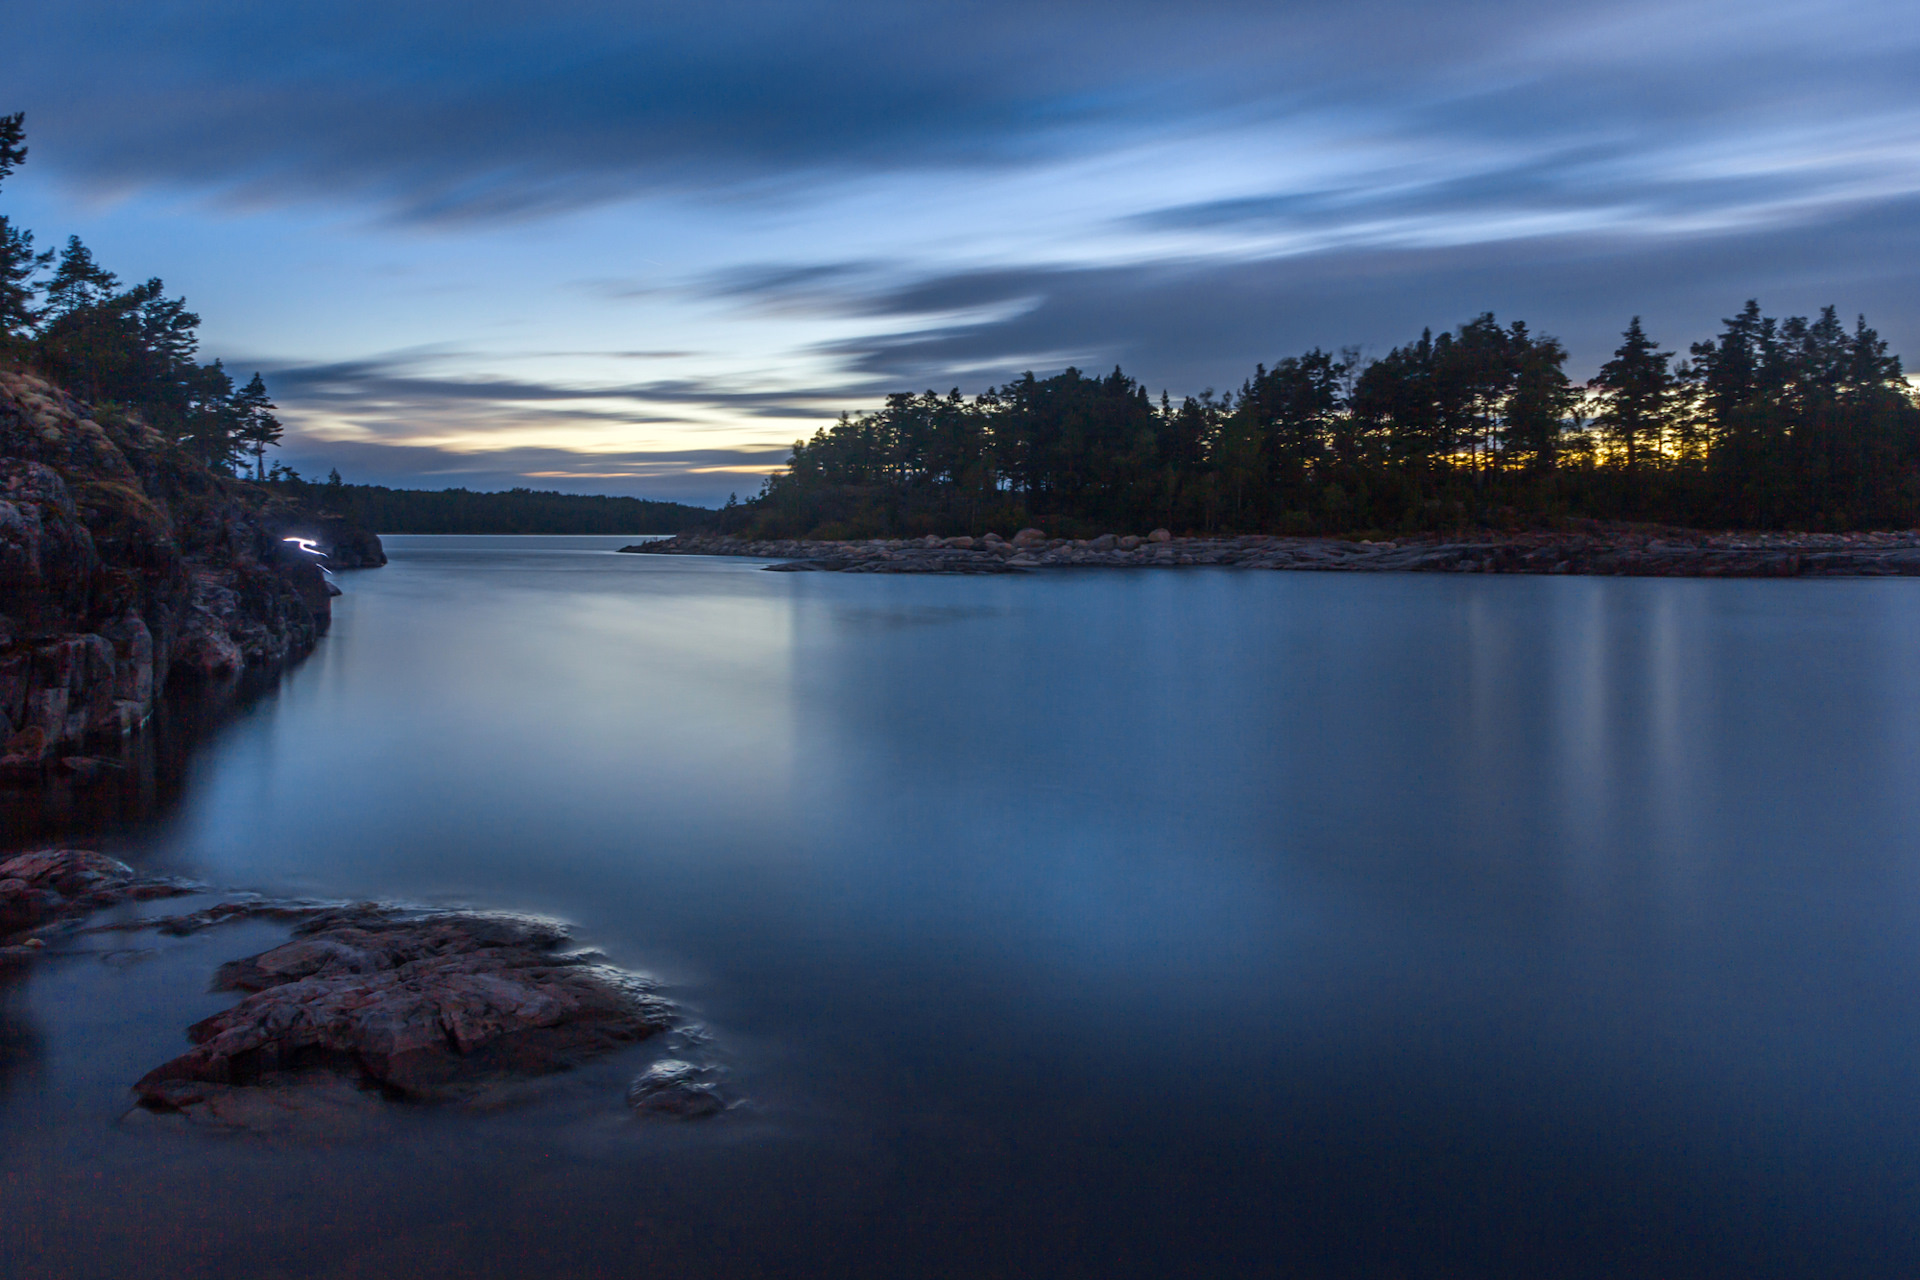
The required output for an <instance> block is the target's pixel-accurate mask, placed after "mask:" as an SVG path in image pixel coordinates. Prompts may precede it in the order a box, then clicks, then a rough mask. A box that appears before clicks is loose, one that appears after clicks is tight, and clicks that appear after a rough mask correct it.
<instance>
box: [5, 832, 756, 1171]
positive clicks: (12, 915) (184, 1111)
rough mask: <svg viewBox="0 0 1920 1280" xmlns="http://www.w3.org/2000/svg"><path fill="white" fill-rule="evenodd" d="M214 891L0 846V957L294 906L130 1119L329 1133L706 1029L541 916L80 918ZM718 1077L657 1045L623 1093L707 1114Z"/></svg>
mask: <svg viewBox="0 0 1920 1280" xmlns="http://www.w3.org/2000/svg"><path fill="white" fill-rule="evenodd" d="M210 892H211V891H210V889H209V888H208V886H206V885H202V884H196V883H194V882H191V881H186V880H181V879H177V878H173V877H144V876H140V875H137V874H136V873H135V872H134V871H133V869H132V868H131V867H129V866H127V865H126V864H125V863H123V862H120V861H118V860H117V859H114V858H109V857H106V856H104V855H102V854H99V853H95V852H93V851H91V850H84V849H39V850H34V851H32V852H29V853H23V854H18V855H15V856H13V857H11V858H7V859H5V860H4V861H0V971H4V970H5V969H8V968H18V967H20V966H23V965H27V964H30V963H34V962H39V961H45V960H50V959H53V958H56V957H61V956H69V955H74V954H88V953H89V952H88V951H87V949H86V947H85V946H84V945H83V944H84V943H85V941H86V940H87V939H88V938H89V937H90V936H92V935H98V934H105V933H125V932H131V931H146V930H152V931H155V932H159V933H163V934H171V935H175V936H178V935H184V934H191V933H198V932H200V931H202V930H205V929H210V928H214V927H217V926H219V925H223V924H229V923H232V922H236V921H242V920H260V919H266V920H276V921H283V922H292V923H293V925H294V928H293V938H292V939H291V940H290V941H288V942H286V943H284V944H282V945H280V946H277V947H273V948H270V949H269V950H267V951H264V952H261V953H259V954H257V955H252V956H247V957H245V958H242V959H238V960H234V961H230V962H228V963H226V964H223V965H221V966H220V967H219V969H218V970H217V972H216V973H215V974H214V977H213V983H212V989H213V990H215V991H233V992H238V993H241V996H242V998H241V999H240V1000H239V1002H238V1003H237V1004H235V1005H234V1006H233V1007H232V1008H230V1009H228V1010H226V1011H224V1012H222V1013H218V1014H215V1015H214V1016H212V1017H210V1018H205V1019H202V1020H201V1021H200V1022H197V1023H195V1024H194V1025H193V1026H191V1027H189V1028H188V1029H187V1038H188V1040H189V1041H190V1042H191V1043H192V1045H193V1047H192V1048H191V1049H189V1050H187V1051H186V1052H185V1053H182V1054H180V1055H179V1056H177V1057H175V1058H173V1059H171V1060H170V1061H168V1062H165V1063H162V1064H161V1065H159V1066H157V1067H155V1068H154V1069H153V1070H151V1071H149V1072H148V1073H147V1074H146V1075H145V1076H143V1077H142V1078H141V1079H140V1080H139V1081H137V1082H135V1083H134V1084H133V1085H132V1089H133V1095H134V1099H135V1103H136V1106H135V1110H134V1111H132V1112H129V1119H131V1120H135V1121H139V1122H141V1123H147V1124H152V1123H165V1122H167V1121H169V1120H171V1121H174V1122H177V1123H182V1124H187V1125H192V1126H194V1127H200V1128H208V1129H214V1130H226V1131H245V1132H255V1133H263V1132H276V1133H285V1132H292V1133H296V1134H298V1133H306V1134H310V1135H312V1136H326V1135H328V1134H331V1133H335V1132H338V1131H339V1129H340V1127H341V1126H342V1125H347V1124H351V1123H353V1122H354V1121H355V1120H357V1119H360V1118H364V1117H366V1116H369V1115H371V1114H374V1113H377V1112H378V1110H379V1109H380V1108H382V1107H384V1106H386V1105H389V1104H393V1103H416V1104H435V1103H437V1104H449V1103H450V1104H455V1105H459V1106H464V1107H470V1108H480V1109H487V1108H491V1107H493V1106H496V1105H500V1104H502V1103H504V1102H510V1101H513V1100H514V1099H515V1098H516V1097H517V1096H518V1094H519V1091H520V1090H521V1089H522V1088H524V1086H525V1085H526V1083H527V1082H529V1081H532V1080H535V1079H537V1078H539V1077H543V1076H548V1075H552V1074H555V1073H558V1072H563V1071H567V1070H569V1069H571V1068H573V1067H576V1066H579V1065H582V1064H584V1063H585V1062H587V1061H589V1060H591V1059H595V1058H599V1057H602V1056H604V1055H607V1054H610V1053H612V1052H614V1051H616V1050H619V1049H622V1048H625V1047H627V1046H629V1045H633V1044H637V1043H639V1042H641V1041H643V1040H648V1039H651V1038H653V1037H655V1036H662V1035H667V1036H669V1048H670V1049H671V1050H674V1051H677V1052H682V1053H688V1054H689V1056H693V1057H696V1058H698V1057H700V1056H701V1055H700V1050H701V1048H702V1047H703V1046H704V1045H705V1044H706V1042H707V1039H708V1037H707V1036H706V1034H705V1032H704V1030H703V1029H702V1028H699V1027H697V1026H692V1025H689V1024H687V1023H686V1022H685V1020H684V1019H683V1018H682V1016H681V1013H680V1010H679V1008H678V1007H677V1006H676V1005H674V1004H673V1003H672V1002H671V1001H669V1000H667V999H666V998H664V997H662V996H661V995H659V994H658V993H657V991H656V988H655V985H654V983H653V982H652V981H651V980H649V979H647V978H644V977H642V976H640V975H638V974H634V973H629V972H627V971H625V970H621V969H618V968H615V967H613V966H612V965H609V964H607V963H606V962H605V961H604V959H603V958H602V957H601V956H599V954H598V953H596V952H590V951H577V950H571V951H570V950H563V949H562V948H563V946H564V945H565V944H567V943H568V942H569V941H570V935H569V932H568V929H567V927H566V926H565V925H564V924H562V923H560V922H558V921H554V920H548V919H544V918H541V917H535V916H526V915H516V914H511V913H504V912H475V911H460V910H447V909H437V908H421V907H408V906H403V905H395V904H390V903H371V902H363V903H339V902H332V903H328V902H311V901H300V900H275V899H267V898H261V897H258V896H257V895H252V894H241V895H225V896H222V897H221V898H220V900H219V901H216V902H214V903H213V904H212V905H210V906H207V907H203V908H201V909H199V910H195V911H189V912H186V913H184V914H178V915H159V916H135V917H133V918H130V919H119V920H113V921H109V922H108V923H104V924H89V923H88V920H89V918H90V917H91V916H92V915H93V914H94V913H96V912H99V911H101V910H104V909H106V908H109V907H124V906H127V905H128V904H133V903H139V902H144V901H149V900H152V899H157V898H174V897H183V896H188V895H205V894H208V893H210ZM720 1075H721V1072H720V1070H719V1068H718V1067H717V1066H716V1065H714V1064H713V1063H711V1062H700V1061H694V1062H689V1061H685V1060H682V1059H681V1058H678V1057H675V1058H668V1059H665V1060H662V1061H658V1062H655V1063H653V1064H652V1065H651V1066H649V1067H648V1068H647V1069H646V1070H644V1071H642V1072H641V1073H640V1074H639V1075H638V1076H636V1077H635V1078H634V1080H633V1082H632V1084H631V1085H630V1086H629V1088H628V1092H627V1099H626V1101H627V1105H628V1106H629V1107H631V1108H632V1109H633V1111H634V1112H635V1113H636V1114H639V1115H642V1116H654V1117H666V1118H673V1119H697V1118H701V1117H705V1116H711V1115H717V1114H719V1113H721V1112H723V1111H726V1110H728V1109H729V1108H730V1107H731V1106H732V1105H734V1100H733V1099H731V1098H730V1097H729V1096H728V1095H727V1094H726V1093H725V1092H724V1091H723V1090H722V1087H721V1085H720V1083H719V1076H720Z"/></svg>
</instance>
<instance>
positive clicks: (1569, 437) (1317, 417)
mask: <svg viewBox="0 0 1920 1280" xmlns="http://www.w3.org/2000/svg"><path fill="white" fill-rule="evenodd" d="M1566 360H1567V353H1566V350H1565V349H1564V348H1563V347H1562V346H1561V344H1560V343H1559V342H1558V341H1557V340H1556V339H1554V338H1551V337H1547V336H1544V335H1538V334H1535V333H1533V332H1531V331H1530V330H1529V329H1528V327H1527V326H1526V325H1525V324H1522V323H1514V324H1508V325H1504V326H1503V325H1501V324H1500V323H1498V322H1497V321H1496V320H1495V319H1494V317H1493V315H1492V314H1486V315H1482V316H1480V317H1478V318H1477V319H1475V320H1473V321H1471V322H1469V323H1467V324H1464V325H1461V326H1460V327H1459V328H1457V329H1455V330H1454V331H1452V332H1450V333H1442V334H1440V335H1439V336H1438V337H1435V336H1434V335H1433V334H1432V332H1431V331H1428V332H1427V333H1423V334H1422V335H1421V336H1420V339H1419V340H1418V341H1417V342H1412V343H1409V344H1407V345H1405V346H1401V347H1396V348H1394V349H1393V350H1392V351H1390V352H1388V353H1387V354H1386V355H1385V356H1384V357H1381V358H1379V359H1376V360H1362V359H1361V358H1360V356H1359V354H1358V353H1357V351H1355V350H1352V349H1348V350H1345V351H1342V352H1339V353H1331V352H1327V351H1322V350H1319V349H1315V350H1312V351H1309V352H1307V353H1305V354H1304V355H1299V356H1290V357H1288V358H1286V359H1284V360H1281V361H1280V362H1279V363H1278V364H1276V365H1274V366H1273V367H1272V368H1267V367H1265V366H1264V365H1263V366H1260V367H1258V368H1257V369H1256V371H1255V373H1254V376H1253V377H1251V378H1249V379H1248V380H1247V381H1246V382H1245V383H1244V384H1243V385H1242V386H1241V387H1240V389H1239V390H1238V391H1237V392H1230V393H1227V394H1224V395H1216V394H1215V393H1213V392H1212V391H1208V392H1205V393H1203V394H1201V395H1198V396H1189V397H1187V398H1185V399H1184V400H1182V401H1181V402H1179V403H1178V404H1175V403H1173V402H1172V401H1171V399H1170V398H1169V397H1168V396H1167V395H1166V394H1165V393H1164V392H1163V393H1162V394H1161V396H1160V399H1159V400H1158V402H1155V401H1154V400H1152V399H1151V398H1149V396H1148V393H1147V390H1146V388H1144V387H1143V386H1141V385H1140V384H1139V383H1138V382H1136V381H1135V380H1134V379H1132V378H1130V377H1128V376H1127V375H1126V374H1124V373H1122V372H1121V371H1120V370H1119V369H1115V370H1114V371H1113V373H1111V374H1110V375H1108V376H1106V377H1104V378H1102V377H1087V376H1085V375H1083V374H1082V373H1080V371H1079V370H1077V369H1068V370H1067V371H1066V372H1064V373H1061V374H1058V375H1056V376H1054V377H1050V378H1036V377H1034V376H1033V375H1032V374H1031V373H1029V374H1027V375H1026V376H1024V377H1022V378H1020V379H1019V380H1017V381H1014V382H1010V383H1007V384H1006V385H1004V386H1001V387H996V388H993V389H992V390H989V391H987V392H985V393H983V394H981V395H977V396H974V397H972V398H967V397H964V396H962V395H961V394H960V392H959V391H958V390H955V391H952V392H950V393H948V394H946V395H939V394H936V393H934V392H932V391H928V392H926V393H924V394H921V395H907V394H901V395H894V396H890V397H888V399H887V402H886V406H885V407H884V408H882V409H880V410H878V411H877V412H873V413H867V414H861V415H859V416H845V415H843V416H842V418H841V419H840V421H839V422H838V423H836V424H834V425H833V426H830V427H827V428H824V429H822V430H821V431H819V432H817V433H815V435H814V436H813V438H812V439H811V440H806V441H801V442H798V443H796V444H795V445H794V449H793V456H792V458H791V459H790V461H789V462H788V465H787V467H786V469H785V470H784V471H781V472H778V473H776V474H775V475H773V476H771V477H769V478H768V479H767V481H766V482H765V484H764V485H763V486H762V489H761V491H760V494H759V496H758V497H756V498H755V499H754V500H753V501H751V502H749V503H746V504H744V505H742V506H739V507H730V508H728V509H727V510H726V511H725V512H723V513H721V517H720V519H721V522H722V524H723V527H725V528H727V529H728V530H729V531H733V532H740V533H748V534H753V535H757V536H789V537H790V536H814V537H863V536H874V535H881V534H887V535H915V534H921V533H934V532H937V533H955V532H963V531H964V532H971V533H980V532H983V531H985V530H986V529H989V528H992V529H998V530H1000V531H1002V532H1006V531H1008V530H1010V529H1013V528H1018V527H1020V526H1022V525H1029V524H1032V525H1037V526H1039V527H1041V528H1043V529H1045V530H1046V531H1047V532H1049V533H1052V534H1056V535H1084V534H1091V533H1095V532H1104V531H1109V530H1128V529H1132V530H1136V531H1137V530H1142V529H1146V528H1150V527H1152V526H1155V525H1165V526H1167V527H1169V528H1173V529H1179V530H1183V531H1193V532H1211V533H1225V532H1241V533H1251V532H1268V533H1295V534H1306V533H1339V532H1352V531H1358V530H1378V531H1396V532H1413V531H1419V530H1427V529H1444V528H1450V527H1458V526H1462V525H1467V524H1498V525H1512V524H1525V523H1539V522H1550V521H1553V520H1555V519H1561V518H1566V517H1571V516H1583V517H1597V518H1603V519H1633V520H1659V521H1664V522H1670V523H1677V524H1694V525H1715V526H1738V527H1750V528H1774V527H1781V526H1786V525H1793V526H1798V527H1806V528H1814V529H1848V528H1871V527H1889V526H1912V525H1914V524H1915V523H1916V522H1917V521H1920V408H1917V407H1916V404H1915V398H1914V393H1913V389H1912V388H1911V387H1910V386H1909V385H1908V384H1907V382H1906V381H1905V379H1904V377H1903V375H1902V372H1901V367H1900V360H1899V358H1898V357H1897V356H1893V355H1890V354H1889V353H1888V351H1887V344H1886V343H1885V342H1884V341H1883V340H1882V339H1881V338H1880V337H1879V335H1878V334H1877V333H1875V332H1874V331H1873V330H1872V329H1871V328H1869V327H1868V326H1867V324H1866V321H1865V320H1864V319H1861V320H1860V321H1858V322H1857V323H1856V324H1855V326H1854V327H1853V328H1852V329H1848V328H1847V327H1846V326H1845V325H1844V324H1842V322H1841V321H1840V319H1839V318H1838V316H1837V314H1836V313H1835V311H1834V309H1833V308H1832V307H1828V308H1826V309H1824V310H1823V311H1822V312H1821V313H1820V315H1819V317H1818V318H1817V319H1813V320H1808V319H1807V318H1805V317H1800V316H1796V317H1792V318H1790V319H1787V320H1777V319H1774V318H1772V317H1768V316H1764V315H1762V314H1761V311H1760V307H1759V305H1758V303H1754V302H1749V303H1748V304H1747V305H1746V307H1745V308H1744V309H1742V310H1741V311H1740V313H1739V314H1738V315H1736V316H1734V317H1733V318H1732V319H1730V320H1727V321H1725V322H1724V328H1723V330H1722V331H1721V332H1720V333H1719V334H1718V335H1716V336H1715V337H1713V338H1711V339H1708V340H1705V341H1701V342H1697V343H1694V344H1693V345H1692V346H1691V348H1690V349H1689V352H1688V355H1687V356H1686V357H1685V358H1684V359H1676V353H1675V352H1672V351H1664V350H1661V349H1660V347H1659V345H1658V344H1657V343H1655V342H1654V341H1653V340H1652V339H1651V338H1649V337H1648V335H1647V334H1646V333H1645V332H1644V331H1643V330H1642V328H1641V324H1640V321H1639V319H1638V318H1637V317H1636V318H1635V319H1634V320H1633V322H1632V323H1631V324H1630V325H1629V326H1628V327H1627V330H1626V332H1625V334H1624V335H1623V337H1622V341H1621V344H1620V347H1619V349H1618V350H1617V351H1615V353H1614V356H1613V358H1612V359H1611V360H1609V361H1608V362H1607V363H1606V365H1605V366H1603V367H1602V369H1601V370H1600V373H1599V375H1598V376H1597V377H1595V378H1594V379H1593V380H1592V381H1590V382H1588V383H1586V384H1584V385H1581V384H1577V383H1575V382H1573V381H1572V380H1571V379H1570V378H1569V377H1568V376H1567V373H1566V368H1565V366H1566Z"/></svg>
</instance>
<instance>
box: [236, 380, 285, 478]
mask: <svg viewBox="0 0 1920 1280" xmlns="http://www.w3.org/2000/svg"><path fill="white" fill-rule="evenodd" d="M276 407H277V406H276V405H275V404H274V403H273V401H271V400H269V399H268V398H267V384H266V383H264V382H262V381H261V380H260V374H259V372H258V371H256V372H255V373H254V375H253V378H252V380H251V381H249V382H248V383H247V385H246V386H244V387H242V388H240V389H239V390H238V391H236V392H234V393H233V416H234V421H235V427H234V436H235V438H236V439H237V440H238V441H239V442H240V445H241V448H242V449H244V450H245V451H246V452H248V453H251V454H252V455H253V478H254V479H256V480H265V479H266V478H267V448H268V447H269V446H270V445H276V444H279V443H280V436H281V431H282V428H281V426H280V419H278V418H276V417H274V416H273V411H274V409H275V408H276Z"/></svg>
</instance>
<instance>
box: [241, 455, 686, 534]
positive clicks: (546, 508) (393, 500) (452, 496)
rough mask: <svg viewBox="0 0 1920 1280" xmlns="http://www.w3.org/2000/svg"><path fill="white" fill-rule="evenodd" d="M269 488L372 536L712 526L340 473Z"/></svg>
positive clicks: (561, 499)
mask: <svg viewBox="0 0 1920 1280" xmlns="http://www.w3.org/2000/svg"><path fill="white" fill-rule="evenodd" d="M268 484H269V487H270V488H272V489H274V490H275V491H276V492H279V493H283V494H285V495H286V496H288V497H291V498H294V499H296V500H298V501H299V502H301V503H302V504H303V505H305V506H308V507H311V508H313V509H314V510H316V511H324V512H328V513H330V514H333V515H340V516H345V517H347V519H349V520H351V521H353V522H354V523H355V524H357V525H359V526H360V527H362V528H364V529H371V530H373V531H374V532H375V533H619V534H626V533H679V532H680V531H682V530H684V529H693V528H700V527H707V526H710V525H711V524H712V521H713V518H714V512H713V511H711V510H710V509H708V508H706V507H692V506H687V505H686V504H684V503H679V502H650V501H647V500H646V499H643V498H613V497H602V496H599V495H590V494H578V493H550V492H544V491H541V490H537V489H509V490H507V491H506V492H504V493H473V492H471V491H469V490H466V489H388V488H384V487H382V486H380V485H372V484H345V483H342V482H341V480H340V473H339V472H337V471H336V472H334V473H333V475H332V476H331V477H330V478H329V480H328V481H327V482H326V483H324V484H317V483H313V482H310V481H306V480H303V479H301V478H300V476H299V475H298V474H297V473H296V472H293V471H291V470H289V469H287V468H284V467H283V468H277V469H275V471H274V472H273V473H272V477H271V479H270V480H269V482H268Z"/></svg>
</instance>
